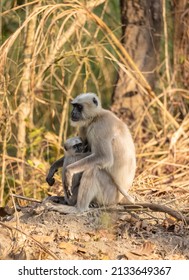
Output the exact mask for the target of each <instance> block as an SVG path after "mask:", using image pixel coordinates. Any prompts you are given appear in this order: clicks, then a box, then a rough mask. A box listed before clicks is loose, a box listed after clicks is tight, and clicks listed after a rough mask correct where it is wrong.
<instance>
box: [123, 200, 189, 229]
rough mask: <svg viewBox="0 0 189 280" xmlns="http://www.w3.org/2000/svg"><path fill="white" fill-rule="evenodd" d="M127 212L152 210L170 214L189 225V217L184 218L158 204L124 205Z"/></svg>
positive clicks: (180, 214) (178, 213)
mask: <svg viewBox="0 0 189 280" xmlns="http://www.w3.org/2000/svg"><path fill="white" fill-rule="evenodd" d="M123 206H124V209H125V210H133V211H134V210H144V209H145V208H146V209H150V210H152V211H154V212H163V213H166V214H169V215H170V216H172V217H174V218H175V219H177V220H178V221H184V222H185V223H186V224H188V225H189V217H186V216H184V215H183V214H182V213H180V212H178V211H176V210H174V209H172V208H170V207H168V206H165V205H162V204H156V203H137V204H134V205H133V204H124V205H123Z"/></svg>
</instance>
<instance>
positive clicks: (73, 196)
mask: <svg viewBox="0 0 189 280" xmlns="http://www.w3.org/2000/svg"><path fill="white" fill-rule="evenodd" d="M89 154H90V153H89V152H88V147H87V144H84V142H82V140H81V138H80V137H73V138H70V139H68V140H66V142H65V144H64V157H62V158H60V159H59V160H57V161H55V162H54V163H53V164H52V165H51V167H50V170H49V173H48V175H47V177H46V181H47V183H48V184H49V185H50V186H52V185H53V184H54V182H55V179H54V178H53V176H54V174H55V172H57V171H58V168H60V167H62V184H63V190H64V197H60V196H52V197H49V198H48V200H51V201H53V202H56V203H61V204H68V205H75V204H76V202H77V194H78V188H79V184H80V180H81V176H82V172H80V173H77V174H75V175H74V176H73V180H72V186H71V189H70V190H68V188H66V184H65V171H66V168H67V166H68V165H70V164H72V163H74V162H76V161H78V160H80V159H82V158H84V157H85V156H87V155H89Z"/></svg>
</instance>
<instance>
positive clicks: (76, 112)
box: [71, 103, 83, 122]
mask: <svg viewBox="0 0 189 280" xmlns="http://www.w3.org/2000/svg"><path fill="white" fill-rule="evenodd" d="M72 106H73V109H72V112H71V120H72V121H73V122H77V121H80V120H81V119H82V111H83V105H81V104H78V103H74V104H72Z"/></svg>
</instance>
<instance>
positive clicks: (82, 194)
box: [46, 169, 99, 214]
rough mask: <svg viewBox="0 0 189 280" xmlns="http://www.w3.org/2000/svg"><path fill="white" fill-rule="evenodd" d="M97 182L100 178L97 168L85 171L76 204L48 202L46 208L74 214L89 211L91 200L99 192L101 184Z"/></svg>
mask: <svg viewBox="0 0 189 280" xmlns="http://www.w3.org/2000/svg"><path fill="white" fill-rule="evenodd" d="M97 182H98V179H97V178H96V171H95V169H93V170H87V171H85V172H84V173H83V175H82V178H81V181H80V185H79V191H78V196H77V205H76V206H68V205H60V204H57V205H55V204H49V203H48V204H47V207H46V208H47V209H49V210H54V211H58V212H59V213H63V214H74V213H80V212H84V211H87V210H88V209H89V204H90V202H91V201H92V200H93V199H94V198H95V197H96V196H97V192H98V191H99V185H97Z"/></svg>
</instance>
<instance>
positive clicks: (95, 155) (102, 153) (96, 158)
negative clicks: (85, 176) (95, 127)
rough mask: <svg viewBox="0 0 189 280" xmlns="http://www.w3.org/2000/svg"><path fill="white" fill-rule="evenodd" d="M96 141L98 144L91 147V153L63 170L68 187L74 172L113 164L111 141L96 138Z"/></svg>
mask: <svg viewBox="0 0 189 280" xmlns="http://www.w3.org/2000/svg"><path fill="white" fill-rule="evenodd" d="M96 143H100V144H98V147H95V146H94V147H92V153H91V154H90V155H89V156H87V157H85V158H83V159H80V160H78V161H77V162H75V163H72V164H70V165H69V166H67V168H66V172H65V184H66V187H67V188H68V189H70V187H71V185H72V177H73V175H74V174H76V173H80V172H83V171H85V170H86V169H90V168H94V167H95V166H96V167H99V168H100V169H102V168H106V167H111V166H112V165H113V152H112V145H111V141H108V140H107V139H105V140H104V139H101V140H99V139H98V142H96Z"/></svg>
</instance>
